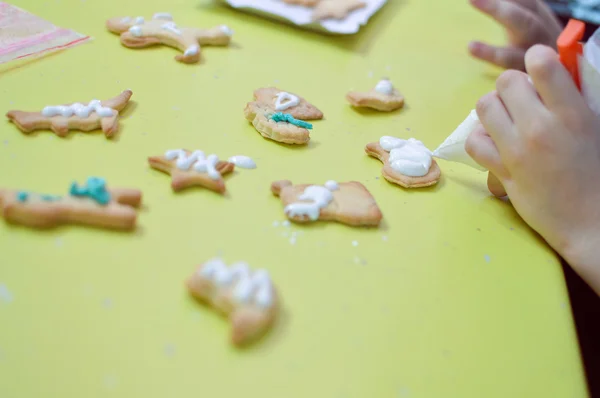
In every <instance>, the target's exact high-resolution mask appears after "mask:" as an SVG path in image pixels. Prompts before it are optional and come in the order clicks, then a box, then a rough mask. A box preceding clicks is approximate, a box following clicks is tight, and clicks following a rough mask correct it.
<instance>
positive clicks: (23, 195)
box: [17, 191, 29, 203]
mask: <svg viewBox="0 0 600 398" xmlns="http://www.w3.org/2000/svg"><path fill="white" fill-rule="evenodd" d="M27 199H29V194H28V193H27V192H22V191H20V192H17V201H18V202H21V203H23V202H27Z"/></svg>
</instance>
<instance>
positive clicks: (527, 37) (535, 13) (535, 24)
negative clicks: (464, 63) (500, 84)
mask: <svg viewBox="0 0 600 398" xmlns="http://www.w3.org/2000/svg"><path fill="white" fill-rule="evenodd" d="M470 2H471V4H472V5H473V6H474V7H475V8H477V9H478V10H480V11H481V12H483V13H484V14H486V15H488V16H490V17H491V18H493V19H494V20H496V21H497V22H498V23H499V24H500V25H502V26H503V27H504V28H505V29H506V32H507V34H508V44H507V45H506V46H504V47H497V46H492V45H490V44H487V43H483V42H480V41H473V42H471V43H470V44H469V51H470V52H471V55H473V56H474V57H476V58H479V59H481V60H483V61H487V62H489V63H492V64H494V65H497V66H500V67H502V68H505V69H517V70H521V71H524V70H525V53H526V51H527V50H528V49H529V48H530V47H532V46H534V45H536V44H544V45H547V46H549V47H552V48H555V47H556V39H557V38H558V36H559V35H560V33H561V32H562V26H561V24H560V22H559V21H558V19H557V18H556V17H555V16H554V14H553V13H552V10H550V8H549V7H548V6H547V5H546V4H544V3H543V1H541V0H470Z"/></svg>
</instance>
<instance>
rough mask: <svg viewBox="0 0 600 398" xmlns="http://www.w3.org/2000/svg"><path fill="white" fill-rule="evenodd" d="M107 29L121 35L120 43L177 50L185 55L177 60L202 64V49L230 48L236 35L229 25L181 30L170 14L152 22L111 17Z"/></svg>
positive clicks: (180, 55) (161, 14) (133, 46)
mask: <svg viewBox="0 0 600 398" xmlns="http://www.w3.org/2000/svg"><path fill="white" fill-rule="evenodd" d="M106 27H107V28H108V30H109V31H111V32H112V33H116V34H119V35H121V43H122V44H123V45H124V46H126V47H129V48H142V47H148V46H152V45H155V44H164V45H167V46H170V47H174V48H176V49H178V50H180V51H182V52H183V54H179V55H177V56H176V57H175V59H176V60H177V61H179V62H183V63H187V64H192V63H196V62H198V61H200V50H201V47H200V46H203V45H212V46H227V45H229V43H230V42H231V37H232V36H233V31H232V30H231V29H230V28H229V27H228V26H226V25H221V26H217V27H215V28H212V29H199V28H183V27H179V26H177V25H176V24H175V22H173V17H172V16H171V15H170V14H168V13H158V14H154V16H153V17H152V19H150V20H145V19H144V18H143V17H135V18H132V17H117V18H111V19H109V20H108V21H106Z"/></svg>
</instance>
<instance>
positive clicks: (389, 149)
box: [365, 136, 442, 188]
mask: <svg viewBox="0 0 600 398" xmlns="http://www.w3.org/2000/svg"><path fill="white" fill-rule="evenodd" d="M365 152H366V153H367V154H368V155H369V156H372V157H374V158H377V159H379V160H380V161H381V162H383V170H382V174H383V177H384V178H385V179H386V180H388V181H389V182H392V183H394V184H398V185H400V186H402V187H404V188H423V187H428V186H431V185H435V184H437V182H438V181H439V180H440V176H441V174H442V172H441V170H440V167H439V166H438V164H437V162H436V161H435V159H433V156H432V153H431V151H430V150H429V149H427V147H425V145H423V143H422V142H421V141H418V140H416V139H414V138H409V139H408V140H403V139H400V138H396V137H389V136H384V137H381V139H380V140H379V143H377V142H372V143H370V144H368V145H367V146H366V147H365Z"/></svg>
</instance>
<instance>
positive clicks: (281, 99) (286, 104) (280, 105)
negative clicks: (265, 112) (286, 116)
mask: <svg viewBox="0 0 600 398" xmlns="http://www.w3.org/2000/svg"><path fill="white" fill-rule="evenodd" d="M276 98H277V99H276V100H275V110H276V111H285V110H286V109H289V108H293V107H295V106H296V105H298V104H299V103H300V98H298V97H296V96H295V95H293V94H290V93H286V92H285V91H282V92H280V93H278V94H277V96H276Z"/></svg>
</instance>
